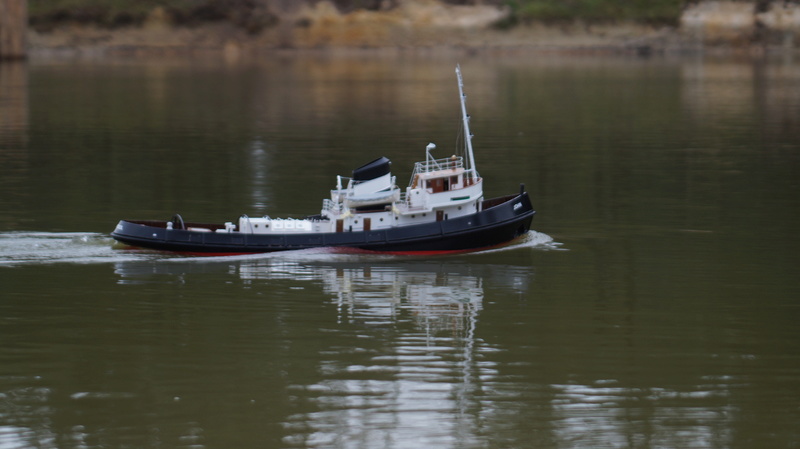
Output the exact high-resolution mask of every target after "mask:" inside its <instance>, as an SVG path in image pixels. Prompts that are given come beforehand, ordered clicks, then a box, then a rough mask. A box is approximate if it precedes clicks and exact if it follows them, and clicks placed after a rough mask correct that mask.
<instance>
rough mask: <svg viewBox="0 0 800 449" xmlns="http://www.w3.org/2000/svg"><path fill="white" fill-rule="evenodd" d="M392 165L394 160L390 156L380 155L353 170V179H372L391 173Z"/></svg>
mask: <svg viewBox="0 0 800 449" xmlns="http://www.w3.org/2000/svg"><path fill="white" fill-rule="evenodd" d="M391 165H392V161H390V160H389V158H387V157H385V156H382V157H379V158H378V159H375V160H374V161H372V162H369V163H366V164H364V165H362V166H361V167H358V168H357V169H355V170H353V179H354V180H355V181H369V180H370V179H375V178H379V177H381V176H383V175H385V174H387V173H389V167H390V166H391Z"/></svg>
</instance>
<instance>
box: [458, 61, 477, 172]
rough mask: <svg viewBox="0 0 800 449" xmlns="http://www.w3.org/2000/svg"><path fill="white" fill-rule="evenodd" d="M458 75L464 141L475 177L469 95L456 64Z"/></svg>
mask: <svg viewBox="0 0 800 449" xmlns="http://www.w3.org/2000/svg"><path fill="white" fill-rule="evenodd" d="M456 76H458V93H459V94H460V96H461V119H462V120H463V121H464V141H465V142H466V144H467V159H468V160H469V172H470V173H472V177H473V178H477V177H478V172H477V171H476V170H475V155H474V154H472V133H471V132H470V131H469V115H467V96H466V95H465V94H464V80H463V79H462V78H461V66H459V65H458V64H456Z"/></svg>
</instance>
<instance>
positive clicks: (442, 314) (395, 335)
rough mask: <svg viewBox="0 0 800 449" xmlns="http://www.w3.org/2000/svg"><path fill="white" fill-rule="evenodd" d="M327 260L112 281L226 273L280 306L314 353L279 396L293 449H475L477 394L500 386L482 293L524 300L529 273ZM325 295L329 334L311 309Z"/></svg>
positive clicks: (188, 266)
mask: <svg viewBox="0 0 800 449" xmlns="http://www.w3.org/2000/svg"><path fill="white" fill-rule="evenodd" d="M334 258H338V260H339V262H335V263H328V262H317V261H312V262H308V261H302V260H301V261H298V260H291V259H286V258H261V259H255V260H237V261H234V262H230V263H223V262H220V263H215V264H210V265H209V264H208V263H205V262H186V261H177V262H171V261H168V260H162V261H161V262H159V263H147V262H137V263H120V264H118V265H117V267H116V272H117V273H118V274H119V275H120V276H121V277H122V279H121V280H122V281H124V282H136V281H137V279H138V280H141V279H147V278H152V277H153V274H172V275H177V276H182V277H184V278H183V280H184V281H185V282H187V284H188V283H191V282H192V279H193V278H192V276H193V275H194V274H195V273H200V272H206V276H207V275H208V273H209V272H210V271H216V272H223V271H227V273H228V274H229V275H233V276H235V277H237V278H238V279H239V280H240V281H241V282H242V283H243V284H244V285H245V288H249V289H252V290H254V291H265V292H267V291H268V292H269V294H270V295H271V296H270V298H269V301H270V302H271V303H272V304H275V302H276V301H278V302H282V304H284V306H282V307H285V309H284V310H283V311H282V312H281V313H282V314H283V320H284V321H289V322H293V323H296V324H295V325H294V326H295V327H297V326H302V327H304V330H302V331H299V330H298V329H296V328H295V329H288V328H287V330H286V331H285V332H282V335H284V334H286V333H289V335H290V336H293V335H297V334H296V333H298V332H299V334H300V335H297V337H296V338H300V339H307V340H309V341H310V342H311V341H313V343H309V346H310V348H309V349H308V351H307V352H304V353H302V354H300V353H295V355H294V357H296V358H298V359H303V360H305V361H307V362H308V363H307V364H306V365H305V366H306V367H307V368H306V371H304V372H302V373H300V372H294V373H293V374H290V375H289V378H288V379H286V381H287V384H286V389H285V390H283V394H287V395H288V398H287V401H289V402H290V403H292V404H293V407H291V409H290V410H287V415H286V416H284V418H283V421H282V423H281V426H282V428H283V429H284V431H285V432H286V433H285V434H284V435H283V437H282V440H283V442H284V444H286V445H288V446H292V447H294V446H295V445H299V446H303V447H330V446H331V445H335V446H337V447H403V446H409V445H413V444H414V443H415V442H419V441H420V439H423V440H425V441H428V442H430V443H432V444H434V445H437V446H438V447H467V446H473V445H474V444H475V443H476V441H479V440H480V439H481V438H482V437H481V436H479V435H480V433H481V432H480V423H479V420H480V419H481V418H480V415H481V411H480V409H481V408H482V405H481V400H480V397H481V395H482V394H483V393H482V391H483V389H484V383H485V382H487V381H490V379H494V378H497V376H498V373H497V367H496V364H497V363H496V362H495V361H493V359H494V357H493V356H492V354H494V353H497V352H498V351H501V348H498V347H496V345H494V344H492V343H490V342H487V341H485V340H484V339H483V338H481V337H480V336H479V335H478V334H479V332H478V329H477V328H478V322H479V321H478V316H479V314H480V313H481V311H482V310H483V308H484V300H485V297H486V296H485V295H486V293H487V292H489V291H491V292H492V293H491V296H490V297H491V298H497V295H498V294H502V295H504V296H505V297H509V296H511V295H523V294H524V293H525V291H526V290H527V289H528V286H529V284H530V282H531V281H532V277H533V269H532V267H530V266H513V265H492V264H479V263H466V262H464V261H461V262H446V261H439V262H437V261H427V262H426V261H417V262H407V261H397V260H396V259H395V260H389V261H377V262H374V261H364V260H361V259H359V258H358V257H355V258H353V257H339V256H334ZM173 260H178V259H173ZM206 276H204V277H206ZM194 279H196V280H198V281H200V279H198V278H197V277H195V278H194ZM320 287H321V289H322V291H323V293H324V296H328V297H329V299H328V300H326V301H330V302H328V303H327V306H328V310H329V311H332V310H335V313H336V322H335V324H334V322H333V321H332V320H330V319H329V318H331V317H329V316H328V317H327V318H328V319H326V317H325V316H321V315H322V314H321V310H320V308H322V309H324V307H322V306H321V305H320V304H319V301H315V300H314V298H315V297H318V296H319V295H318V294H317V293H316V291H315V289H316V288H320ZM287 297H289V300H288V301H287ZM264 299H267V298H264ZM330 306H334V307H330ZM301 308H302V309H303V310H310V309H316V311H315V312H314V314H311V312H307V313H308V314H307V315H306V314H305V313H306V312H299V311H298V310H300V309H301ZM293 310H294V312H293ZM301 313H303V315H302V317H301V316H300V314H301ZM304 320H309V321H311V323H307V322H302V321H304ZM314 323H317V324H314ZM312 327H313V328H314V329H312ZM293 353H294V352H293ZM309 358H310V359H309ZM295 363H299V362H295ZM278 402H280V401H278ZM387 439H389V440H391V441H389V440H387ZM409 447H410V446H409Z"/></svg>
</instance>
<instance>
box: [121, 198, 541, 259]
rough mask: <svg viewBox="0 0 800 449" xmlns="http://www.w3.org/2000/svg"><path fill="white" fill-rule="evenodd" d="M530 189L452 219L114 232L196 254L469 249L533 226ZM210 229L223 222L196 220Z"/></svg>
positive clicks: (140, 225)
mask: <svg viewBox="0 0 800 449" xmlns="http://www.w3.org/2000/svg"><path fill="white" fill-rule="evenodd" d="M534 213H535V211H534V210H533V207H532V206H531V202H530V199H529V198H528V194H527V193H526V192H522V193H521V194H519V195H509V196H506V197H500V198H494V199H491V200H487V201H484V205H483V210H481V212H478V213H475V214H472V215H469V216H465V217H459V218H455V219H450V220H443V221H438V222H432V223H425V224H419V225H410V226H402V227H397V228H390V229H380V230H373V231H363V232H331V233H303V234H299V233H298V234H274V235H269V234H245V233H239V232H231V233H227V232H225V233H217V232H198V231H188V230H182V229H167V228H166V222H163V221H160V222H158V221H135V220H121V221H120V222H119V224H117V227H116V229H115V230H114V232H112V233H111V237H113V238H114V239H115V240H117V241H119V242H121V243H124V244H127V245H131V246H136V247H142V248H148V249H155V250H161V251H173V252H180V253H193V254H210V255H213V254H246V253H266V252H273V251H287V250H297V249H309V248H321V247H344V248H357V249H363V250H370V251H380V252H409V253H416V252H446V251H467V250H475V249H480V248H487V247H492V246H497V245H501V244H503V243H507V242H509V241H511V240H513V239H514V238H516V237H518V236H520V235H522V234H525V233H526V232H528V231H529V230H530V226H531V221H532V220H533V215H534ZM186 226H187V227H191V226H197V227H205V228H208V229H212V230H213V229H218V228H221V227H222V226H220V225H209V224H191V223H187V224H186Z"/></svg>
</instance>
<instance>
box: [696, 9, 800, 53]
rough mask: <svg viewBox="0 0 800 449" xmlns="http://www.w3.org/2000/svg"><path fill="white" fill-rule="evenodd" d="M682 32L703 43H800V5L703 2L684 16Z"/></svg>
mask: <svg viewBox="0 0 800 449" xmlns="http://www.w3.org/2000/svg"><path fill="white" fill-rule="evenodd" d="M680 27H681V32H682V33H683V34H684V35H686V36H688V37H689V38H691V39H694V40H696V41H698V42H701V43H703V44H710V45H719V44H732V45H749V44H751V43H763V44H775V43H782V44H784V45H798V44H800V4H797V3H794V2H785V1H774V2H769V3H763V2H758V3H757V2H736V1H703V2H700V3H697V4H693V5H691V6H689V7H688V8H687V9H686V10H685V11H684V13H683V15H682V16H681V20H680Z"/></svg>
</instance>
